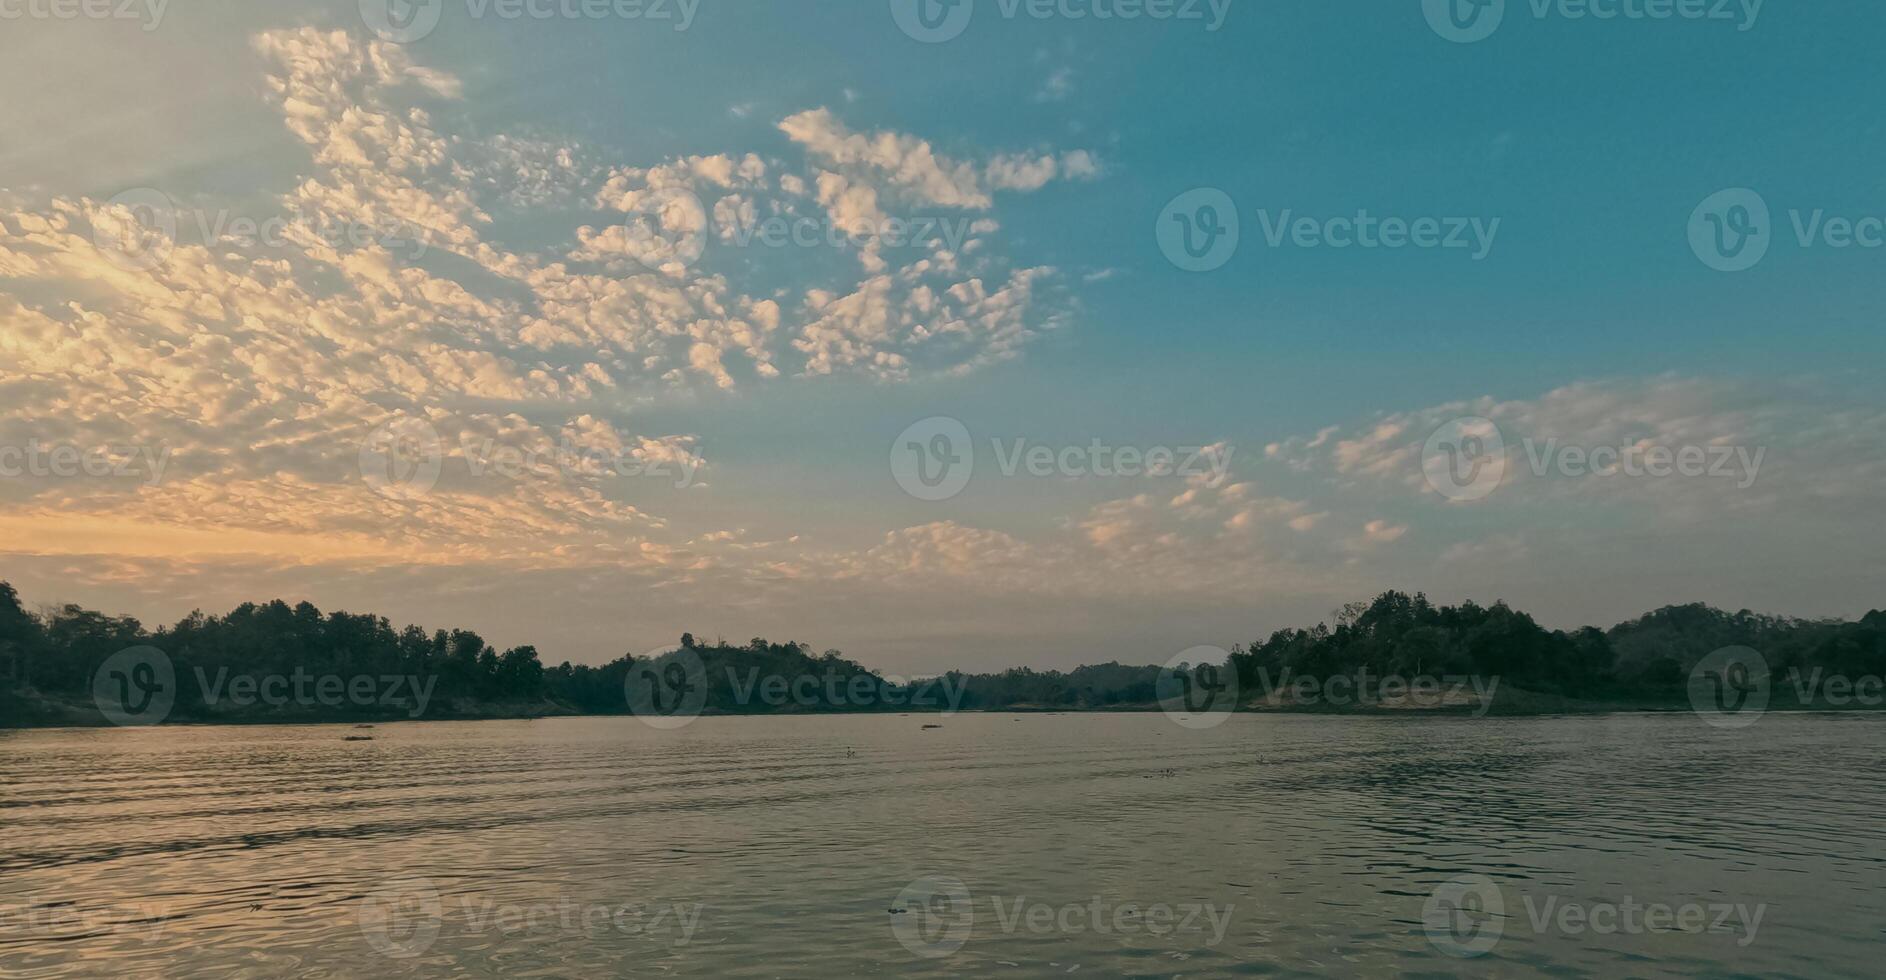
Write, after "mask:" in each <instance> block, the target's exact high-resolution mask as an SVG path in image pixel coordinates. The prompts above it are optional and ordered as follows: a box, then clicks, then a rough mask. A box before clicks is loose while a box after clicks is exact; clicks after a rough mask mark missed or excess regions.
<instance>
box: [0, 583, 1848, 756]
mask: <svg viewBox="0 0 1886 980" xmlns="http://www.w3.org/2000/svg"><path fill="white" fill-rule="evenodd" d="M1728 646H1747V647H1751V648H1753V649H1755V650H1757V651H1759V652H1760V653H1761V655H1762V657H1763V658H1764V659H1765V661H1766V663H1767V665H1768V667H1769V669H1770V670H1771V672H1772V673H1773V675H1774V676H1775V678H1777V679H1779V678H1781V677H1783V676H1786V675H1795V674H1798V673H1800V672H1808V671H1815V670H1818V671H1821V672H1822V673H1823V674H1827V675H1843V676H1847V677H1867V676H1874V677H1876V676H1879V675H1882V674H1886V611H1874V612H1870V613H1868V614H1867V615H1865V616H1864V617H1862V618H1861V619H1860V620H1858V621H1857V622H1847V621H1838V620H1808V619H1795V618H1788V617H1781V616H1769V615H1760V614H1756V613H1753V612H1749V611H1747V610H1743V611H1740V612H1734V613H1731V612H1725V611H1723V610H1720V609H1715V608H1712V607H1710V606H1706V605H1702V604H1690V605H1680V606H1668V607H1665V608H1662V609H1658V610H1656V611H1654V612H1650V613H1647V614H1645V615H1644V616H1641V617H1639V618H1637V619H1633V620H1630V621H1627V622H1624V623H1619V624H1617V625H1615V626H1612V627H1610V628H1608V629H1599V628H1597V627H1590V626H1587V627H1583V628H1580V629H1575V630H1572V631H1569V632H1567V631H1562V630H1552V629H1547V628H1545V627H1543V626H1540V625H1539V624H1538V623H1537V622H1536V621H1535V620H1534V619H1533V618H1532V617H1531V616H1529V615H1527V614H1526V613H1524V612H1521V611H1519V610H1516V609H1513V608H1511V607H1509V606H1507V605H1506V604H1505V603H1500V602H1496V603H1494V604H1492V605H1489V606H1481V605H1478V604H1475V603H1473V602H1465V603H1462V604H1460V605H1457V606H1446V605H1435V604H1434V603H1432V602H1430V601H1429V600H1428V599H1427V597H1426V596H1424V595H1422V594H1419V593H1417V594H1412V595H1410V594H1408V593H1403V592H1397V591H1389V592H1384V593H1382V594H1381V595H1379V596H1376V597H1375V598H1374V599H1373V600H1371V601H1368V602H1356V603H1350V604H1348V605H1345V606H1344V607H1343V608H1342V609H1339V610H1336V611H1335V612H1334V613H1332V614H1331V616H1330V618H1329V621H1328V622H1324V623H1318V624H1316V625H1314V626H1310V627H1308V628H1294V629H1282V630H1277V631H1275V632H1273V633H1271V634H1270V635H1269V636H1268V637H1264V638H1261V639H1256V640H1253V641H1252V642H1250V643H1248V644H1241V645H1235V646H1232V647H1230V648H1229V650H1228V654H1229V656H1228V662H1227V663H1225V664H1220V665H1214V666H1216V667H1217V668H1218V669H1223V670H1234V671H1236V676H1237V679H1238V682H1239V687H1240V690H1242V691H1244V692H1246V693H1247V694H1249V693H1250V692H1255V691H1259V690H1263V689H1264V688H1265V687H1266V685H1267V684H1269V683H1271V682H1272V679H1274V678H1276V677H1281V676H1299V677H1301V676H1310V677H1333V676H1337V675H1342V674H1353V673H1355V672H1357V671H1367V672H1370V673H1372V674H1374V675H1378V676H1380V675H1399V676H1403V677H1413V676H1437V677H1440V676H1476V677H1497V678H1499V679H1500V681H1501V684H1502V689H1503V690H1505V691H1517V692H1520V693H1519V695H1517V697H1518V700H1516V701H1515V702H1513V704H1512V705H1509V707H1510V708H1512V710H1517V711H1525V710H1547V709H1548V708H1564V707H1566V706H1568V705H1573V704H1576V703H1579V702H1584V703H1589V704H1592V705H1610V706H1630V705H1633V704H1644V705H1658V704H1674V703H1676V702H1678V701H1680V700H1681V699H1682V698H1683V696H1684V695H1683V692H1684V685H1685V681H1686V678H1687V675H1688V673H1689V672H1690V670H1691V668H1692V667H1694V666H1695V665H1696V663H1697V662H1698V661H1699V660H1701V659H1702V658H1703V657H1704V656H1706V655H1708V654H1709V653H1710V652H1711V651H1714V650H1718V649H1721V648H1723V647H1728ZM138 647H152V648H155V649H157V650H160V651H162V652H163V654H164V656H165V657H167V658H168V660H169V661H170V662H171V663H172V664H173V665H174V672H175V678H176V684H177V687H178V690H177V692H176V708H175V710H174V712H173V713H172V714H171V715H170V716H169V717H170V718H171V720H174V721H219V720H226V721H278V720H281V721H304V720H305V721H317V720H345V719H347V718H355V717H358V718H361V719H369V718H381V717H385V718H393V717H404V716H406V715H405V714H404V713H403V711H402V710H397V709H396V707H390V706H388V705H385V704H379V703H346V704H340V705H332V704H325V703H323V704H307V703H290V704H273V705H256V704H250V705H248V706H246V707H244V708H241V709H237V708H233V707H231V706H230V705H229V704H228V703H227V701H226V700H219V699H218V696H217V695H218V693H219V692H220V691H222V690H224V689H226V688H227V687H228V685H229V682H230V680H231V678H251V679H262V678H267V677H270V676H290V675H293V676H306V675H313V676H322V677H325V676H336V677H340V678H358V677H374V678H390V677H402V678H413V679H415V681H417V680H418V679H424V683H425V686H426V689H427V692H428V694H429V704H428V706H427V710H426V717H428V718H478V717H538V716H546V715H592V714H593V715H607V714H623V713H627V712H629V711H630V710H631V707H630V701H631V699H632V697H633V692H634V690H635V688H636V685H637V683H638V679H637V673H636V672H637V670H638V664H639V663H640V661H638V658H637V657H635V656H633V655H628V654H625V655H623V656H621V657H619V658H617V659H615V660H613V661H611V662H609V663H606V664H603V665H601V666H588V665H581V664H571V663H569V662H567V661H565V662H563V663H559V664H557V665H555V666H545V665H544V663H543V662H542V659H541V657H540V655H539V653H538V651H537V650H536V648H534V647H531V646H517V647H511V648H509V649H505V650H498V649H496V648H495V647H493V646H492V645H491V644H490V643H488V642H487V641H486V640H485V639H484V638H483V637H482V636H480V635H479V634H478V633H476V632H474V631H471V630H465V629H452V630H445V629H439V630H433V631H430V632H428V631H427V630H425V629H423V628H421V627H418V626H405V627H395V626H394V625H393V624H392V623H391V622H390V621H388V620H387V619H386V618H385V617H382V616H374V615H369V614H356V613H348V612H338V611H336V612H327V613H323V612H322V611H321V610H319V609H317V608H315V607H314V606H313V605H311V604H309V603H307V602H301V603H297V604H295V605H293V606H290V605H288V604H287V603H285V602H282V601H279V600H277V601H272V602H268V603H263V604H259V605H258V604H254V603H245V604H243V605H241V606H238V607H237V608H235V609H233V610H231V611H230V612H229V613H227V614H225V615H221V616H212V615H205V614H204V613H202V612H193V613H191V614H190V615H189V616H186V617H185V618H183V619H182V620H180V621H179V622H177V623H175V624H174V625H169V626H160V627H158V628H156V629H154V630H153V629H149V628H146V627H145V626H144V625H143V624H142V623H140V622H139V621H137V620H136V619H133V618H130V617H125V616H113V615H108V614H105V613H101V612H97V611H95V610H90V609H85V608H83V607H80V606H77V605H59V606H49V607H45V608H41V609H37V610H29V609H28V608H27V607H26V606H25V605H24V604H23V602H22V600H21V598H20V596H19V594H18V592H17V591H16V590H15V589H14V588H13V586H12V585H10V584H7V583H5V582H0V727H8V726H14V725H23V724H58V723H84V722H85V721H86V720H87V719H86V718H84V715H85V709H84V706H85V705H86V704H87V703H88V702H89V701H90V700H91V699H92V694H93V682H94V678H95V675H96V674H97V673H98V672H99V670H100V668H101V665H104V664H105V662H106V661H107V660H108V659H109V658H111V657H112V655H113V654H115V653H117V652H119V651H122V650H126V649H130V648H138ZM676 649H677V650H680V651H685V652H686V653H685V654H684V656H685V657H686V658H687V661H688V663H689V664H690V665H691V666H690V667H689V671H690V672H691V673H689V674H688V675H687V677H685V678H683V679H682V680H681V681H679V682H678V683H675V684H674V685H673V686H674V687H675V689H676V690H679V691H688V692H691V693H692V694H693V697H694V701H693V702H692V705H691V709H690V710H694V711H698V712H700V713H709V714H714V713H765V712H805V711H892V710H894V711H900V712H908V711H926V710H938V709H944V708H947V709H952V710H1105V709H1145V708H1149V707H1156V705H1157V702H1158V699H1159V695H1158V693H1157V691H1156V688H1157V686H1158V682H1159V677H1160V670H1161V668H1160V667H1159V666H1158V664H1157V663H1156V662H1155V663H1149V664H1146V665H1127V664H1121V663H1112V662H1110V663H1103V664H1093V665H1088V666H1081V667H1076V668H1074V669H1072V670H1065V671H1063V670H1043V669H1038V668H1030V667H1015V668H1011V669H1009V670H1005V671H1001V672H999V673H965V672H961V671H949V672H946V673H942V674H939V675H936V676H932V677H928V678H923V679H903V678H897V677H890V676H886V675H882V674H879V673H877V672H874V671H872V670H870V669H868V668H866V667H865V666H863V665H862V664H860V663H858V662H857V661H854V660H851V659H848V658H847V657H846V656H845V655H844V654H842V653H841V652H839V651H837V650H827V651H824V652H823V653H818V654H815V653H813V651H812V648H811V647H810V646H808V645H807V644H804V643H799V642H783V643H776V642H769V641H767V640H765V639H761V638H755V639H753V640H751V641H750V642H748V643H746V644H730V643H727V642H725V641H724V640H715V641H713V642H711V643H708V642H703V641H701V640H697V639H696V638H695V637H694V636H693V635H691V634H688V635H683V636H682V637H681V642H680V644H679V645H678V647H677V648H676ZM1148 660H1149V661H1159V660H1163V657H1161V656H1159V655H1158V654H1155V653H1152V652H1149V656H1148ZM1194 666H1197V665H1194ZM669 669H671V670H672V668H669ZM647 677H648V680H649V681H650V682H651V683H656V684H659V683H660V681H658V680H657V679H656V678H657V675H655V674H653V673H650V674H648V675H647ZM689 678H691V680H690V679H689ZM774 679H780V680H777V681H775V680H774ZM1540 699H1544V700H1540ZM399 707H410V705H406V706H399Z"/></svg>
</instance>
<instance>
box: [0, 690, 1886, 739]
mask: <svg viewBox="0 0 1886 980" xmlns="http://www.w3.org/2000/svg"><path fill="white" fill-rule="evenodd" d="M1776 693H1777V694H1779V693H1780V692H1776ZM1162 710H1164V709H1163V708H1162V707H1161V706H1160V705H1159V704H1158V703H1157V702H1145V703H1133V704H1106V705H1091V706H1088V705H1047V704H1029V703H1023V704H1012V705H1001V706H989V707H976V708H959V709H955V710H951V709H948V708H943V707H936V708H926V707H909V706H906V707H903V708H901V709H900V708H894V707H882V708H858V707H848V706H842V705H840V706H834V707H809V708H808V707H800V706H789V707H784V708H771V709H767V710H751V711H740V710H724V709H720V708H715V707H708V708H706V709H704V710H702V711H701V712H700V714H699V717H703V718H709V717H719V718H746V717H773V716H780V717H802V716H808V715H898V716H910V717H917V716H923V717H931V716H935V715H943V716H948V715H954V714H1030V715H1054V714H1147V713H1156V712H1159V711H1162ZM1692 710H1694V709H1693V707H1692V706H1691V704H1690V702H1689V700H1688V699H1687V697H1685V696H1682V695H1680V694H1679V695H1675V696H1667V697H1643V698H1620V697H1612V698H1598V699H1578V698H1569V697H1565V696H1562V695H1556V694H1541V693H1538V692H1533V691H1526V690H1521V689H1518V688H1510V687H1509V688H1507V689H1505V690H1502V691H1501V692H1500V695H1499V696H1498V697H1496V698H1494V699H1493V700H1492V701H1491V702H1490V703H1488V704H1485V705H1481V704H1475V703H1464V704H1413V703H1407V702H1405V701H1403V702H1395V703H1364V704H1345V705H1332V704H1292V703H1281V702H1268V703H1267V702H1257V701H1253V702H1250V703H1246V704H1243V705H1241V706H1240V707H1239V708H1238V709H1237V712H1236V713H1238V714H1287V715H1353V716H1365V717H1378V718H1379V717H1405V716H1411V715H1420V716H1443V717H1449V716H1451V717H1499V718H1525V717H1547V716H1553V715H1601V714H1619V713H1638V712H1656V713H1681V712H1688V711H1692ZM1765 710H1767V711H1769V712H1828V711H1840V712H1851V711H1875V710H1881V709H1880V708H1877V707H1872V706H1867V705H1833V704H1826V703H1820V702H1807V703H1803V702H1800V701H1799V700H1798V699H1792V698H1788V699H1784V698H1781V697H1776V698H1775V699H1774V700H1773V701H1771V703H1770V704H1769V705H1768V706H1767V708H1766V709H1765ZM634 717H636V716H635V715H634V714H633V713H631V712H629V711H627V710H623V711H610V712H586V711H580V710H577V709H575V708H573V707H571V706H569V705H563V704H556V703H553V702H548V701H541V702H532V703H522V704H520V703H489V702H476V701H466V700H464V699H460V700H459V701H457V702H455V703H453V704H451V705H449V706H446V707H445V708H444V709H442V710H439V709H436V708H435V710H430V711H427V712H426V713H425V714H423V715H422V716H419V717H414V716H411V715H410V714H409V713H407V712H405V711H398V710H395V711H386V712H363V711H358V710H355V711H328V710H321V709H318V708H317V709H309V708H296V709H293V710H280V709H272V708H271V709H259V708H257V709H243V710H238V711H221V712H193V713H192V712H182V711H177V712H173V713H172V714H171V715H170V716H169V717H168V718H167V719H166V720H165V721H164V723H163V724H164V725H167V726H207V725H217V726H223V725H227V726H246V725H364V726H379V725H390V724H397V723H401V722H423V721H534V720H537V719H539V718H634ZM111 727H118V726H116V724H115V723H114V722H112V721H111V720H110V719H108V718H107V717H106V716H105V715H104V713H103V712H102V711H100V710H99V708H98V707H97V706H96V705H94V704H91V703H89V702H75V701H70V700H65V699H57V698H49V697H45V696H39V697H34V698H27V699H23V698H21V697H19V696H18V694H17V693H16V694H14V695H12V696H10V697H0V730H24V729H43V728H111ZM147 727H148V726H147ZM157 727H161V726H157Z"/></svg>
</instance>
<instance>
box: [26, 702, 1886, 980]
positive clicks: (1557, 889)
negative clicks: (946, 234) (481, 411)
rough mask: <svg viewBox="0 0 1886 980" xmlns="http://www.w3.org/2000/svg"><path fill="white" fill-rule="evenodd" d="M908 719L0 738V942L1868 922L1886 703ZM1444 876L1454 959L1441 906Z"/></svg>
mask: <svg viewBox="0 0 1886 980" xmlns="http://www.w3.org/2000/svg"><path fill="white" fill-rule="evenodd" d="M934 720H935V719H932V718H927V717H922V716H914V715H913V716H887V715H877V716H825V717H795V718H703V719H700V720H698V721H696V722H695V723H693V724H691V725H689V726H687V727H686V728H683V729H680V730H677V731H655V730H652V729H650V728H647V727H645V726H643V725H641V724H639V723H638V722H636V721H635V720H633V719H628V718H623V719H580V720H576V719H572V720H542V721H535V722H483V723H425V724H400V725H382V726H380V727H379V728H377V729H375V730H374V731H373V732H371V733H370V734H371V735H372V736H373V738H374V740H373V741H360V742H348V741H343V738H344V737H345V736H347V735H356V734H359V733H356V732H354V731H353V730H352V729H350V728H346V727H318V726H317V727H295V728H289V727H279V728H249V727H243V728H233V727H232V728H163V729H147V730H117V729H114V730H97V731H72V730H66V731H37V732H10V733H0V830H3V831H4V834H3V836H0V976H5V977H64V976H79V975H113V974H115V975H140V976H143V975H148V976H159V975H162V976H186V975H187V976H193V977H222V976H228V977H235V976H287V975H294V976H422V975H423V976H431V975H466V976H498V975H504V976H600V975H608V974H676V975H690V976H767V977H773V976H804V975H815V976H851V975H877V974H883V973H887V972H891V971H895V972H897V973H900V974H908V975H918V976H956V975H979V976H980V975H991V974H1001V975H1014V976H1030V975H1045V974H1049V973H1052V974H1057V975H1059V974H1065V973H1069V972H1074V971H1077V970H1078V971H1079V972H1082V973H1093V974H1099V975H1119V974H1124V975H1138V976H1177V975H1182V974H1183V975H1200V976H1202V975H1227V974H1296V975H1311V974H1316V975H1323V974H1328V973H1332V972H1333V973H1339V974H1351V975H1355V974H1360V975H1371V976H1376V975H1380V976H1386V975H1390V974H1395V973H1400V972H1410V973H1431V974H1437V975H1439V974H1461V973H1464V974H1470V975H1498V976H1509V975H1515V974H1529V973H1542V972H1548V971H1550V972H1553V973H1556V974H1572V975H1602V976H1613V975H1621V974H1631V975H1639V976H1644V975H1670V976H1678V975H1681V976H1689V975H1695V974H1699V973H1701V974H1723V973H1743V974H1769V975H1774V974H1790V975H1807V976H1824V975H1863V974H1870V973H1872V972H1873V969H1874V967H1875V966H1876V963H1875V962H1874V957H1873V956H1872V955H1871V954H1873V953H1874V951H1875V950H1876V949H1877V948H1878V947H1879V944H1880V943H1881V942H1882V941H1883V940H1886V899H1882V897H1881V894H1880V889H1879V886H1880V885H1881V884H1882V883H1883V882H1886V868H1883V867H1882V860H1886V843H1882V840H1881V837H1880V834H1879V832H1878V830H1877V826H1878V820H1879V814H1880V813H1881V812H1882V811H1883V810H1886V788H1883V787H1882V785H1881V782H1880V780H1879V778H1878V773H1879V762H1880V758H1881V747H1882V746H1886V740H1883V739H1882V735H1886V717H1882V716H1876V715H1779V716H1778V715H1771V716H1769V717H1767V718H1765V719H1763V720H1762V722H1761V723H1760V724H1759V725H1756V726H1754V727H1752V728H1748V729H1742V730H1734V731H1725V730H1720V729H1714V728H1710V727H1708V726H1706V725H1703V724H1701V723H1700V722H1699V721H1698V720H1697V719H1696V718H1694V717H1691V716H1681V715H1669V716H1657V715H1647V716H1638V715H1620V716H1609V717H1596V718H1541V719H1515V720H1497V719H1482V720H1473V719H1456V718H1411V719H1377V718H1333V717H1309V716H1285V717H1279V716H1254V715H1239V716H1235V717H1233V718H1231V719H1230V720H1229V721H1228V722H1227V723H1225V724H1224V725H1222V726H1220V727H1217V728H1213V729H1209V730H1204V731H1195V730H1190V729H1186V728H1183V727H1180V726H1178V725H1175V724H1173V723H1172V722H1170V721H1169V720H1167V719H1166V718H1165V717H1164V716H1162V715H1157V714H1149V715H1133V714H1120V715H1098V714H1091V715H1087V714H1067V715H958V716H955V717H952V718H949V719H946V720H945V721H944V725H943V727H942V728H940V729H935V730H923V729H922V728H920V725H921V724H922V723H924V722H929V721H934ZM1462 875H1479V876H1485V878H1484V879H1476V880H1483V881H1486V882H1487V885H1486V887H1488V888H1491V889H1492V890H1493V894H1492V895H1491V896H1487V895H1481V896H1479V897H1470V898H1467V899H1460V898H1459V897H1458V896H1457V895H1455V894H1454V893H1451V892H1450V893H1446V894H1447V896H1448V897H1447V898H1446V902H1447V903H1452V904H1446V905H1445V912H1446V916H1447V920H1448V921H1453V920H1459V921H1460V922H1462V923H1464V925H1462V926H1461V928H1462V929H1463V930H1465V932H1464V933H1462V936H1463V937H1464V939H1465V940H1476V939H1477V940H1479V941H1481V942H1482V945H1490V949H1489V950H1488V951H1487V952H1485V953H1484V954H1483V955H1480V956H1478V957H1474V958H1459V957H1457V956H1455V955H1450V953H1449V952H1448V951H1447V947H1448V946H1449V942H1448V941H1447V940H1446V937H1442V938H1441V939H1440V941H1437V940H1436V938H1435V937H1434V930H1433V928H1431V927H1432V926H1433V925H1434V909H1435V903H1436V901H1437V899H1436V898H1435V897H1434V896H1435V890H1436V888H1437V886H1442V885H1444V884H1445V883H1447V882H1449V881H1450V880H1453V879H1455V878H1457V877H1458V876H1462ZM1488 897H1491V898H1492V899H1493V902H1492V904H1491V907H1489V906H1488V903H1487V902H1486V901H1485V899H1486V898H1488ZM1757 907H1759V910H1760V911H1759V919H1758V920H1756V922H1755V928H1753V929H1751V928H1749V917H1748V916H1747V915H1746V913H1748V912H1750V911H1753V910H1755V909H1756V908H1757ZM1633 908H1635V909H1637V910H1638V911H1636V912H1635V913H1633V912H1632V911H1631V910H1632V909H1633ZM1648 908H1656V909H1662V910H1663V911H1662V912H1657V911H1651V912H1646V911H1644V909H1648ZM1607 909H1608V910H1609V913H1610V914H1608V915H1606V914H1605V910H1607ZM1685 909H1694V910H1695V911H1696V912H1697V914H1698V915H1700V916H1701V921H1702V925H1700V926H1696V925H1695V921H1693V920H1692V921H1689V922H1687V924H1686V921H1685V920H1684V918H1683V916H1684V915H1685ZM1737 909H1739V910H1740V911H1741V912H1742V913H1744V914H1743V915H1742V917H1741V918H1736V917H1735V916H1734V915H1733V914H1731V913H1733V912H1734V911H1735V910H1737ZM1718 911H1720V912H1721V913H1722V914H1720V915H1718V914H1716V913H1717V912H1718ZM1664 913H1667V916H1666V915H1665V914H1664ZM1646 922H1648V923H1649V924H1650V925H1651V926H1655V925H1658V924H1661V925H1662V928H1650V927H1648V926H1646ZM1633 923H1634V925H1633ZM1607 925H1608V926H1609V927H1608V928H1606V926H1607ZM1692 926H1693V928H1692ZM1751 934H1752V938H1751ZM1488 940H1490V942H1488ZM1468 948H1469V950H1471V948H1472V947H1471V945H1470V944H1469V946H1468Z"/></svg>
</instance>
